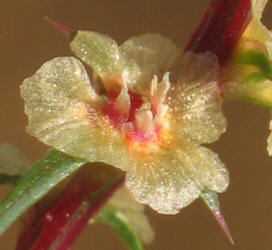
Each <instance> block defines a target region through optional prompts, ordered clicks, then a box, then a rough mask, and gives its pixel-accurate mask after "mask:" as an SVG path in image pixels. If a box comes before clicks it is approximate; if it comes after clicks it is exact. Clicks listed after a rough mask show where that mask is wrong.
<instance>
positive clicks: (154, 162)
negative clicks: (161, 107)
mask: <svg viewBox="0 0 272 250" xmlns="http://www.w3.org/2000/svg"><path fill="white" fill-rule="evenodd" d="M133 158H134V160H133ZM136 158H137V160H135V159H136ZM186 168H187V166H186V163H185V162H183V161H182V160H181V159H179V158H178V156H177V155H176V154H173V152H171V151H170V150H167V149H159V150H158V151H157V152H156V151H152V152H148V153H141V152H138V153H136V154H135V153H134V155H133V156H132V158H131V162H130V164H129V165H128V169H127V175H126V185H127V186H128V188H129V190H130V191H131V192H132V194H133V196H134V198H135V199H136V200H137V201H138V202H141V203H143V204H148V205H149V206H151V207H152V208H153V209H155V210H157V211H158V212H159V213H163V214H176V213H178V212H179V210H180V209H181V208H183V207H185V206H187V205H189V204H190V203H191V202H192V201H194V200H195V199H196V198H197V197H198V196H199V194H200V192H201V190H200V188H199V187H198V186H197V185H196V184H195V182H194V180H193V179H192V178H191V174H190V173H189V172H188V171H187V170H186Z"/></svg>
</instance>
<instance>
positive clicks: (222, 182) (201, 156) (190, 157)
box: [177, 142, 229, 193]
mask: <svg viewBox="0 0 272 250" xmlns="http://www.w3.org/2000/svg"><path fill="white" fill-rule="evenodd" d="M177 153H178V155H179V156H180V157H181V158H182V159H183V161H184V162H185V163H186V166H187V167H188V170H189V171H190V173H191V175H192V178H193V179H194V181H195V183H197V184H198V185H199V186H200V187H201V189H203V188H208V189H210V190H212V191H215V192H220V193H221V192H224V191H226V189H227V187H228V185H229V174H228V171H227V169H226V168H225V165H224V164H223V163H222V162H221V161H220V159H219V157H218V155H217V154H216V153H214V152H213V151H211V150H210V149H208V148H205V147H201V146H199V145H195V144H193V143H186V142H184V143H183V146H182V148H181V149H179V150H178V152H177Z"/></svg>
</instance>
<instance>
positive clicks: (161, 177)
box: [21, 31, 229, 214]
mask: <svg viewBox="0 0 272 250" xmlns="http://www.w3.org/2000/svg"><path fill="white" fill-rule="evenodd" d="M71 49H72V51H73V52H74V53H75V54H76V55H77V56H78V57H79V58H80V59H82V60H83V61H84V62H85V63H87V64H88V65H89V66H91V68H92V70H93V75H94V77H93V80H92V82H90V80H89V78H88V75H87V73H86V71H85V69H84V66H83V65H82V63H81V62H80V61H79V60H77V59H75V58H73V57H58V58H55V59H52V60H50V61H48V62H46V63H45V64H44V65H43V66H42V67H41V68H40V69H39V70H38V71H37V72H36V74H34V75H33V76H31V77H29V78H27V79H25V80H24V83H23V85H22V87H21V94H22V97H23V99H24V100H25V111H26V114H27V115H28V117H29V125H28V127H27V131H28V132H29V133H30V134H31V135H33V136H35V137H37V138H38V139H39V140H40V141H42V142H44V143H45V144H47V145H49V146H51V147H54V148H56V149H57V150H60V151H62V152H64V153H67V154H69V155H72V156H76V157H80V158H83V159H86V160H87V161H90V162H104V163H106V164H109V165H113V166H115V167H117V168H120V169H122V170H124V171H126V172H127V174H126V185H127V187H128V188H129V190H130V191H131V192H132V194H133V196H134V198H135V199H136V200H137V201H139V202H141V203H143V204H148V205H150V206H151V207H152V208H153V209H155V210H157V211H159V212H160V213H168V214H174V213H177V212H178V211H179V210H180V209H181V208H183V207H184V206H186V205H188V204H190V203H191V202H192V201H193V200H195V199H196V198H198V197H199V195H200V193H201V191H202V190H203V189H209V190H211V191H214V192H223V191H225V190H226V188H227V186H228V183H229V177H228V172H227V170H226V169H225V167H224V164H223V163H222V162H221V161H220V160H219V158H218V156H217V155H216V154H215V153H213V152H212V151H211V150H209V149H207V148H205V147H202V146H200V144H203V143H211V142H213V141H215V140H217V139H218V137H219V136H220V135H221V134H222V133H223V132H224V131H225V127H226V122H225V119H224V116H223V114H222V112H221V97H220V91H219V88H218V85H217V83H218V79H219V67H218V64H217V59H216V57H215V56H214V55H212V54H210V53H203V54H193V53H190V52H188V53H183V54H182V53H181V51H180V50H179V49H178V48H177V47H176V46H175V45H174V44H173V43H172V42H171V41H170V40H168V39H166V38H163V37H161V36H160V35H155V34H144V35H141V36H137V37H134V38H131V39H129V40H128V41H126V42H124V43H123V44H122V45H121V46H119V47H118V45H117V44H116V42H115V41H114V40H112V39H111V38H109V37H108V36H105V35H101V34H98V33H94V32H86V31H79V32H77V35H76V36H75V37H74V39H73V41H72V43H71ZM94 83H96V86H95V88H94ZM99 83H101V84H100V86H99V88H97V84H99ZM96 89H100V91H97V90H96Z"/></svg>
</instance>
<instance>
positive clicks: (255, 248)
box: [0, 0, 272, 250]
mask: <svg viewBox="0 0 272 250" xmlns="http://www.w3.org/2000/svg"><path fill="white" fill-rule="evenodd" d="M208 2H209V0H172V1H166V0H137V1H136V0H77V1H65V0H55V1H50V0H40V1H37V0H20V1H14V0H0V6H1V15H0V64H1V67H0V128H1V129H0V140H1V141H6V142H10V143H12V144H14V145H15V146H17V147H18V148H19V149H20V150H21V151H22V152H23V153H24V154H25V155H26V156H27V157H28V158H29V159H31V160H32V161H35V160H37V159H39V158H40V157H41V156H42V155H43V154H44V153H45V152H46V150H47V149H46V147H45V146H44V145H42V144H41V143H39V142H38V141H36V139H35V138H33V137H31V136H29V135H27V134H26V133H25V126H26V124H27V119H26V116H25V114H24V110H23V102H22V99H21V98H20V94H19V86H20V84H21V82H22V81H23V79H24V78H26V77H27V76H30V75H32V74H33V73H34V72H35V71H36V70H37V69H38V68H39V67H40V66H41V64H42V63H43V62H45V61H47V60H49V59H51V58H53V57H56V56H64V55H72V53H71V52H70V51H69V48H68V40H67V39H66V38H65V37H64V36H63V35H61V34H60V33H58V32H57V31H56V30H55V29H54V28H53V27H51V26H50V25H48V24H47V23H46V22H45V21H44V20H43V16H49V17H52V18H54V19H56V20H59V21H61V22H62V23H64V24H66V25H68V26H69V27H71V28H72V29H73V30H78V29H88V30H94V31H98V32H102V33H106V34H108V35H110V36H111V37H113V38H114V39H116V40H117V41H118V42H123V41H124V40H126V39H128V38H129V37H131V36H135V35H138V34H141V33H144V32H158V33H161V34H163V35H164V36H167V37H169V38H171V39H172V40H173V41H174V42H175V43H176V44H177V45H178V46H180V47H182V46H184V45H185V44H186V42H187V41H188V38H189V35H190V33H191V32H192V31H193V30H194V28H195V27H196V25H197V24H198V22H199V20H200V18H201V16H202V14H203V12H204V10H205V7H207V5H208ZM271 10H272V5H271V4H270V5H268V7H267V9H266V12H265V17H264V22H265V23H266V24H267V26H268V27H272V12H271ZM224 112H225V114H226V116H227V119H228V131H227V133H225V134H224V135H223V136H222V137H221V139H220V141H218V142H217V143H215V144H213V145H210V146H209V147H210V148H212V149H213V150H215V151H216V152H218V153H219V155H220V157H221V159H222V161H223V162H225V163H226V165H227V167H228V168H229V171H230V176H231V184H230V187H229V189H228V191H227V192H226V193H224V194H222V195H220V199H221V206H222V210H223V212H224V214H225V217H226V220H227V222H228V224H229V227H230V229H231V232H232V234H233V237H234V240H235V245H234V246H231V245H230V243H229V242H228V241H227V239H226V237H225V236H224V234H223V233H222V232H221V230H220V228H219V226H218V225H217V224H216V222H215V220H214V219H213V217H212V215H211V214H210V212H209V211H208V209H206V208H205V206H204V205H203V204H202V203H201V202H200V201H196V202H194V203H193V204H191V205H190V206H189V207H187V208H185V209H183V210H182V211H181V212H180V213H179V214H178V215H176V216H166V215H159V214H157V213H155V212H154V211H152V210H151V209H149V208H147V213H148V215H149V217H150V220H151V222H152V224H153V227H154V230H155V232H156V239H155V241H154V242H153V244H152V245H150V246H147V247H146V248H145V249H146V250H179V249H186V250H230V249H233V250H271V249H272V197H271V190H272V181H271V177H272V158H269V157H268V155H267V152H266V139H267V136H268V134H269V130H268V124H269V119H270V114H269V112H268V111H266V110H262V109H260V108H257V107H254V106H250V105H247V104H241V103H230V104H225V105H224ZM6 191H7V190H4V189H2V191H1V192H2V196H3V195H4V192H6ZM19 227H20V222H17V223H15V224H14V225H13V226H12V227H11V228H10V229H9V230H8V231H7V232H5V233H4V234H3V235H2V236H0V250H12V249H14V247H15V244H16V237H17V234H18V231H19ZM73 249H74V250H92V249H99V250H124V249H125V248H124V247H123V245H122V243H121V242H120V241H119V239H118V238H117V237H115V235H114V234H113V233H112V232H111V231H110V230H109V229H108V228H104V227H103V226H96V227H88V228H87V229H85V231H84V232H83V233H82V235H81V236H80V238H79V239H78V240H77V242H76V243H75V245H74V247H73Z"/></svg>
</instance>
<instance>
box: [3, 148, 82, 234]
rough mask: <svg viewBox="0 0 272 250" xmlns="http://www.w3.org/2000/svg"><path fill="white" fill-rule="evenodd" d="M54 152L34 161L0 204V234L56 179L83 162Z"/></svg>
mask: <svg viewBox="0 0 272 250" xmlns="http://www.w3.org/2000/svg"><path fill="white" fill-rule="evenodd" d="M85 163H86V162H84V161H83V160H81V159H78V158H74V157H70V156H68V155H65V154H63V153H60V152H58V151H51V152H49V153H48V154H47V155H46V156H45V157H44V158H43V159H41V160H40V161H38V162H37V163H36V164H35V165H34V166H33V167H32V168H31V169H30V170H29V171H28V172H27V173H26V174H25V175H24V176H23V177H22V178H20V180H19V181H18V183H17V185H16V186H15V187H14V188H13V189H12V191H11V192H10V194H9V195H8V196H7V197H6V198H5V199H4V200H3V201H2V202H1V203H0V234H1V233H3V232H4V231H5V230H6V229H7V227H8V226H9V225H10V224H11V223H12V222H14V221H15V219H17V218H18V217H19V216H20V215H21V214H22V213H23V212H25V211H26V210H27V209H28V208H29V207H30V206H32V205H33V204H35V203H36V202H37V201H38V200H40V199H41V198H42V197H43V196H44V195H45V194H46V193H47V192H48V191H50V190H51V189H52V188H53V187H54V186H56V185H57V184H58V183H59V182H61V181H62V180H63V179H65V178H66V177H67V176H69V175H70V174H71V173H73V172H74V171H75V170H76V169H78V168H79V167H80V166H82V165H83V164H85Z"/></svg>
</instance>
